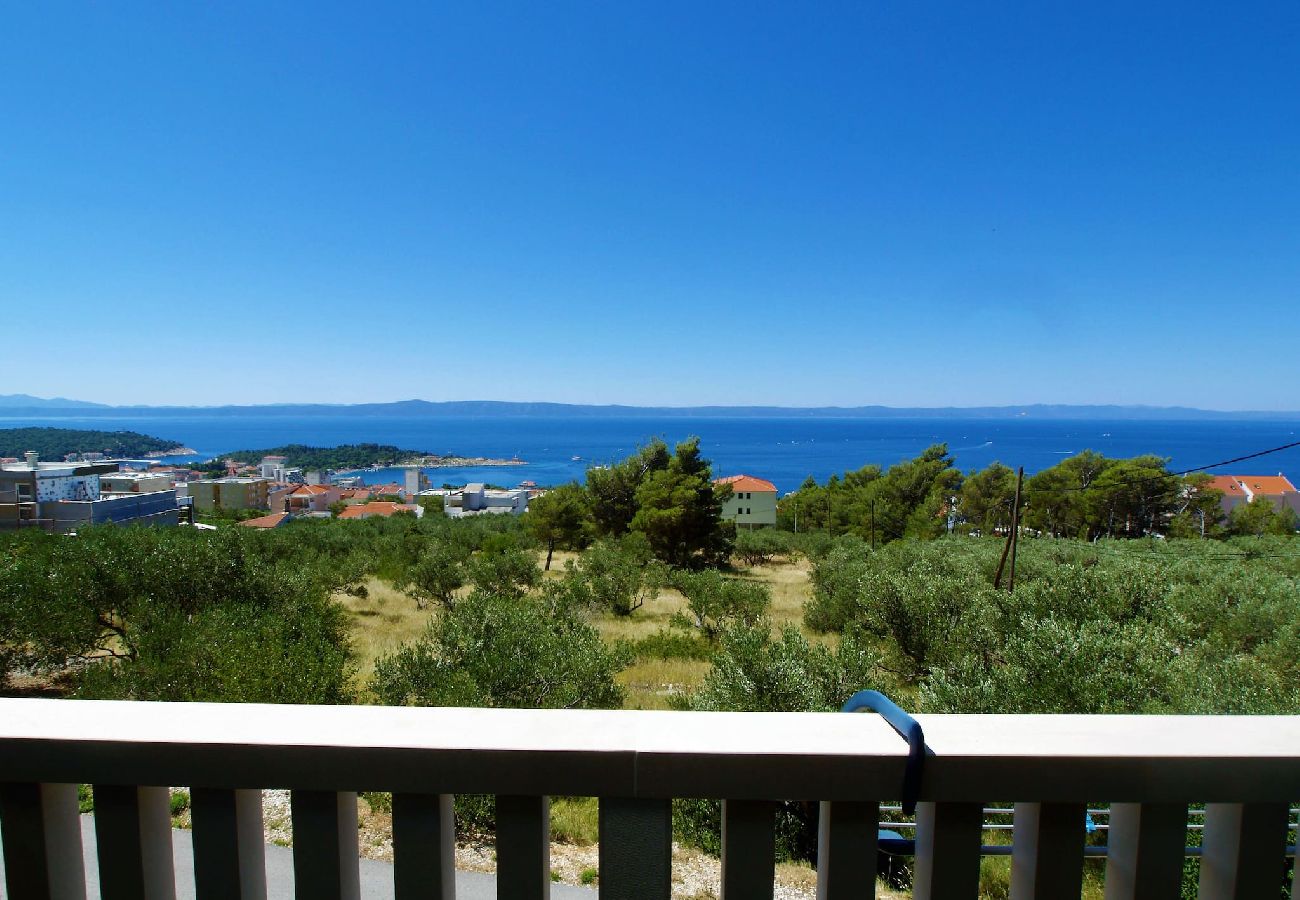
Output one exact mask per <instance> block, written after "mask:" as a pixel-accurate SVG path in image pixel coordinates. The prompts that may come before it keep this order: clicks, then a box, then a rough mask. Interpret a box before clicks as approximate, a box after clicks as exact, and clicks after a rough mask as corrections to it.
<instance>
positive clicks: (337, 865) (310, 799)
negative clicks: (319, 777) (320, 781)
mask: <svg viewBox="0 0 1300 900" xmlns="http://www.w3.org/2000/svg"><path fill="white" fill-rule="evenodd" d="M289 803H290V809H291V810H292V815H293V881H294V896H295V897H298V898H300V900H358V898H359V897H360V896H361V855H360V853H359V852H358V850H357V795H356V794H355V793H352V792H349V791H342V792H335V791H293V792H292V793H291V794H290V795H289Z"/></svg>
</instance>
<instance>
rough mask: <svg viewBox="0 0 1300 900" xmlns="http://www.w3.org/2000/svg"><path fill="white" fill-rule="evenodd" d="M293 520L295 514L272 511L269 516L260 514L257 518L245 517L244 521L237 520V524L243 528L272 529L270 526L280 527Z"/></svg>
mask: <svg viewBox="0 0 1300 900" xmlns="http://www.w3.org/2000/svg"><path fill="white" fill-rule="evenodd" d="M292 520H293V516H291V515H289V514H288V513H271V514H270V515H269V516H260V517H258V518H256V519H245V520H244V521H242V522H237V523H236V524H237V525H239V526H240V527H242V528H261V529H270V528H279V527H280V526H281V525H283V524H284V523H286V522H290V521H292Z"/></svg>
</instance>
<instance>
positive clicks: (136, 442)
mask: <svg viewBox="0 0 1300 900" xmlns="http://www.w3.org/2000/svg"><path fill="white" fill-rule="evenodd" d="M28 450H35V451H36V452H37V453H38V454H39V455H40V458H41V459H46V460H59V459H64V458H65V457H67V456H69V455H71V454H73V453H76V454H83V453H102V454H103V455H104V456H105V457H107V458H110V459H111V458H125V457H141V458H157V457H162V456H186V455H190V454H193V453H194V451H193V450H191V449H189V448H188V447H186V446H184V445H183V444H181V442H180V441H174V440H171V439H169V438H160V437H153V436H152V435H148V434H140V433H139V432H137V431H93V430H89V431H88V430H81V429H76V428H0V457H21V456H22V455H23V454H24V453H26V452H27V451H28Z"/></svg>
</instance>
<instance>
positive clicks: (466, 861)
mask: <svg viewBox="0 0 1300 900" xmlns="http://www.w3.org/2000/svg"><path fill="white" fill-rule="evenodd" d="M357 808H358V819H359V820H360V821H359V823H358V825H359V834H358V838H359V840H358V843H359V845H360V849H361V856H362V857H363V858H365V859H377V860H383V861H385V862H391V861H392V859H393V820H392V816H391V815H389V814H388V813H387V812H384V811H382V810H372V809H370V807H369V804H367V803H366V802H365V800H364V799H361V800H358V802H357ZM262 821H263V828H264V829H265V832H266V841H267V843H269V844H275V845H277V846H281V847H289V846H292V844H293V823H292V817H291V815H290V810H289V792H288V791H263V792H262ZM599 854H600V850H599V848H598V847H597V846H595V845H588V846H581V845H577V844H560V843H553V844H551V871H552V872H554V873H555V875H556V876H558V880H559V881H560V882H561V883H563V884H572V885H580V884H582V876H583V873H584V872H587V873H593V872H595V871H597V870H598V868H599ZM456 868H457V869H461V870H463V871H467V872H488V873H492V872H495V871H496V849H495V847H494V846H493V844H492V841H491V840H490V839H486V840H482V841H462V842H458V843H457V845H456ZM721 891H722V866H721V863H720V862H719V861H718V860H717V859H715V858H713V857H711V856H709V855H707V854H705V853H701V852H700V851H698V850H694V849H692V848H689V847H682V846H680V845H679V844H673V900H716V898H717V897H719V896H720V895H721ZM775 896H776V900H815V898H816V896H817V875H816V873H815V872H814V871H813V870H812V869H810V868H809V867H807V866H795V865H782V866H779V867H778V868H777V884H776V892H775Z"/></svg>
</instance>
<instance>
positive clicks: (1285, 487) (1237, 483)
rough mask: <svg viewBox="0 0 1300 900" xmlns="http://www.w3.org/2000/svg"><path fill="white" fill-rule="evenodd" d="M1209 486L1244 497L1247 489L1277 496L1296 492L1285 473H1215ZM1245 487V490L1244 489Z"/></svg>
mask: <svg viewBox="0 0 1300 900" xmlns="http://www.w3.org/2000/svg"><path fill="white" fill-rule="evenodd" d="M1208 487H1212V488H1217V489H1218V490H1221V491H1223V495H1224V496H1225V497H1244V496H1246V491H1250V493H1251V494H1262V495H1263V496H1266V497H1276V496H1277V495H1278V494H1294V493H1296V488H1295V485H1293V484H1292V483H1291V482H1290V480H1289V479H1287V477H1286V476H1285V475H1281V474H1279V475H1215V476H1214V478H1213V479H1212V480H1211V481H1210V483H1209V485H1208ZM1243 488H1244V490H1243Z"/></svg>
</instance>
